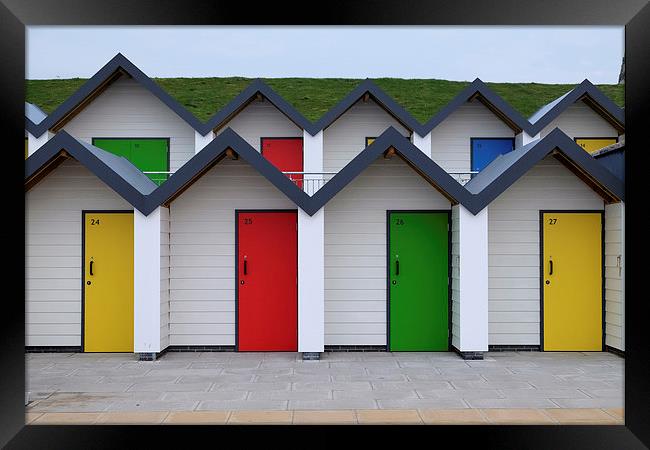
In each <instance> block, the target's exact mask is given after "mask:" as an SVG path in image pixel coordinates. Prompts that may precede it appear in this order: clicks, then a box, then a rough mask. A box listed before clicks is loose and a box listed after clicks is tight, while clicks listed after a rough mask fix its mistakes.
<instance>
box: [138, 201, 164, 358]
mask: <svg viewBox="0 0 650 450" xmlns="http://www.w3.org/2000/svg"><path fill="white" fill-rule="evenodd" d="M133 222H134V223H133V247H134V248H133V256H134V264H133V268H134V272H133V284H134V295H133V302H134V305H133V326H134V333H133V338H134V339H133V349H134V352H135V353H140V354H141V355H140V357H141V359H153V358H155V354H156V353H157V352H160V207H159V208H157V209H156V210H155V211H153V212H152V213H151V214H149V215H148V216H145V215H144V214H142V213H141V212H140V211H138V210H135V211H134V217H133Z"/></svg>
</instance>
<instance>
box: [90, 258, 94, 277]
mask: <svg viewBox="0 0 650 450" xmlns="http://www.w3.org/2000/svg"><path fill="white" fill-rule="evenodd" d="M90 274H91V275H93V261H90Z"/></svg>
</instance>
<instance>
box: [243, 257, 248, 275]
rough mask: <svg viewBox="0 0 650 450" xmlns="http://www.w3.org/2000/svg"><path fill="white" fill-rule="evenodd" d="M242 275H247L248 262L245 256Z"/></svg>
mask: <svg viewBox="0 0 650 450" xmlns="http://www.w3.org/2000/svg"><path fill="white" fill-rule="evenodd" d="M244 275H248V261H247V260H246V257H245V256H244Z"/></svg>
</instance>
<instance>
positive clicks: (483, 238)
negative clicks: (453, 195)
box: [452, 205, 488, 359]
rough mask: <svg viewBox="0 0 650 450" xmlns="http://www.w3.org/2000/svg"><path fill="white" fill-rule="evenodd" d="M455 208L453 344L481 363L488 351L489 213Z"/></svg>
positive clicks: (466, 355)
mask: <svg viewBox="0 0 650 450" xmlns="http://www.w3.org/2000/svg"><path fill="white" fill-rule="evenodd" d="M454 208H457V211H454V212H453V216H454V218H455V220H457V224H456V226H455V227H454V231H455V232H457V233H458V235H457V238H456V240H457V242H456V246H457V247H456V249H455V250H456V251H455V252H454V253H456V254H455V255H452V258H456V261H454V262H453V264H454V266H455V267H454V269H455V270H454V273H455V276H456V277H457V280H456V283H455V288H456V289H457V292H456V301H457V304H456V305H454V306H456V310H454V320H456V321H457V323H455V324H454V325H455V326H454V327H453V328H454V330H455V333H456V335H455V336H453V338H452V342H453V344H454V346H455V347H456V348H457V350H458V351H460V353H461V356H463V357H464V358H468V359H469V358H471V359H482V352H486V351H487V350H488V209H487V208H484V209H483V210H482V211H481V212H479V213H478V214H476V215H474V214H472V213H471V212H469V211H468V210H467V209H465V207H463V206H462V205H456V206H454Z"/></svg>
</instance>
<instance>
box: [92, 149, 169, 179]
mask: <svg viewBox="0 0 650 450" xmlns="http://www.w3.org/2000/svg"><path fill="white" fill-rule="evenodd" d="M167 144H168V141H167V139H93V145H95V146H97V147H99V148H101V149H103V150H106V151H107V152H111V153H113V154H115V155H118V156H123V157H125V158H126V159H128V160H129V161H131V162H132V163H133V165H134V166H136V167H137V168H138V169H140V170H142V171H143V172H168V171H169V156H168V155H169V148H168V145H167ZM147 176H148V177H149V178H150V179H151V180H152V181H153V182H155V183H156V184H158V185H160V184H162V182H163V181H165V180H166V179H167V174H166V173H148V174H147Z"/></svg>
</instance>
